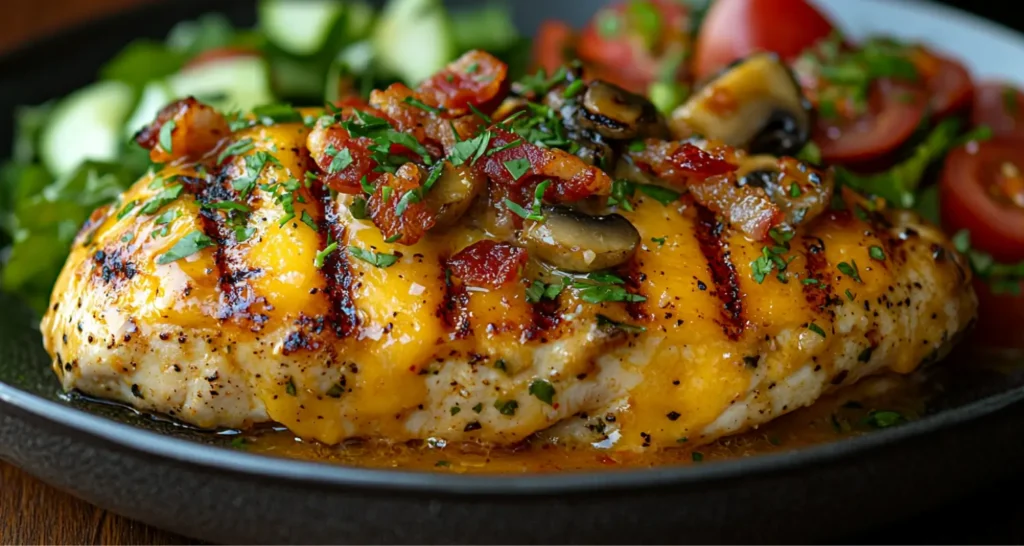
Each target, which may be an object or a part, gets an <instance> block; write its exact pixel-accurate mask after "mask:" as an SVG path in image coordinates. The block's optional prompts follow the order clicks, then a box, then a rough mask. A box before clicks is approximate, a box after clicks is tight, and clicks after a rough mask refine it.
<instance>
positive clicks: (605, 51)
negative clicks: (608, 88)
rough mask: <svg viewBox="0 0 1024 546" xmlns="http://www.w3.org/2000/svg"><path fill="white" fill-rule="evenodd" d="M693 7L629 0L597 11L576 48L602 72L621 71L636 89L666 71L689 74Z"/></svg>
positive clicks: (682, 75) (681, 76)
mask: <svg viewBox="0 0 1024 546" xmlns="http://www.w3.org/2000/svg"><path fill="white" fill-rule="evenodd" d="M689 16H690V15H689V11H688V10H687V8H686V6H685V5H684V4H683V2H678V1H676V0H628V1H625V2H619V3H617V4H615V5H612V6H609V7H606V8H604V9H602V10H600V11H598V12H597V14H596V15H595V16H594V17H593V18H592V19H591V21H590V22H589V23H588V24H587V26H586V27H585V28H584V29H583V32H582V33H581V34H580V40H579V43H578V44H577V53H578V54H579V57H580V59H581V60H583V61H584V62H585V63H587V64H590V65H594V66H597V67H600V68H599V69H597V71H598V72H601V73H602V74H605V73H613V72H614V73H617V74H616V76H615V77H613V79H614V80H616V82H630V83H632V84H633V86H632V87H631V88H630V90H631V91H634V92H640V93H643V92H646V91H647V87H648V85H649V84H650V83H651V82H653V81H655V80H659V79H663V77H664V76H665V74H669V75H673V76H674V77H675V78H676V79H678V80H682V79H684V78H685V77H686V66H685V65H686V63H684V62H683V59H684V58H685V54H686V53H687V51H688V50H689V48H690V36H689V34H688V32H687V28H688V26H689Z"/></svg>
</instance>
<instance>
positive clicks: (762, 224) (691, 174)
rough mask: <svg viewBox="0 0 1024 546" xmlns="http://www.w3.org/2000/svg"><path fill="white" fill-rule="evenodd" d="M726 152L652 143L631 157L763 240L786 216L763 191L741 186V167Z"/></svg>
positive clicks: (686, 143) (682, 144)
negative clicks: (728, 158)
mask: <svg viewBox="0 0 1024 546" xmlns="http://www.w3.org/2000/svg"><path fill="white" fill-rule="evenodd" d="M726 152H727V150H725V149H718V150H716V153H711V152H707V151H705V150H702V149H700V148H698V147H697V146H695V145H693V144H690V143H688V142H682V143H680V142H666V141H659V140H648V141H647V146H645V148H644V150H643V151H635V152H629V155H630V158H631V159H632V160H633V162H634V163H636V164H637V165H638V166H641V168H643V169H644V170H647V171H650V172H652V173H654V175H655V176H657V177H658V178H660V179H662V180H664V181H666V182H668V183H670V184H672V185H674V186H677V187H678V188H680V189H684V190H688V191H689V192H690V193H691V194H692V195H693V197H694V200H695V201H697V202H698V203H700V204H701V205H703V206H705V207H707V208H708V209H710V210H711V211H713V212H715V213H717V214H721V215H722V216H723V217H725V219H726V220H727V221H728V222H729V223H730V224H732V225H733V226H734V227H736V228H738V229H740V230H741V231H743V232H745V233H746V234H747V235H749V236H751V237H752V238H754V239H756V240H763V239H765V238H767V237H768V231H769V230H771V228H773V227H775V226H777V225H779V224H781V223H782V222H783V221H784V220H785V215H784V214H783V212H782V211H781V210H780V209H779V207H778V206H776V205H775V203H774V202H772V200H771V198H770V197H769V195H768V193H767V192H766V191H765V190H764V189H763V188H759V187H756V186H752V185H744V186H740V185H739V184H737V182H736V176H735V174H734V173H735V171H736V170H737V169H738V168H739V167H738V166H737V165H735V164H733V163H730V162H729V161H727V160H726V159H725V157H724V155H725V153H726Z"/></svg>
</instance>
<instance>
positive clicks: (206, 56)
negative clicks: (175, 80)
mask: <svg viewBox="0 0 1024 546" xmlns="http://www.w3.org/2000/svg"><path fill="white" fill-rule="evenodd" d="M260 55H261V53H260V51H259V50H257V49H254V48H251V47H245V46H226V47H218V48H214V49H210V50H207V51H204V52H202V53H200V54H199V55H196V56H195V57H192V59H191V60H189V61H188V62H187V63H185V66H184V67H183V68H182V69H183V70H188V69H189V68H195V67H197V66H201V65H204V64H206V63H210V62H214V61H220V60H224V59H232V58H235V57H259V56H260Z"/></svg>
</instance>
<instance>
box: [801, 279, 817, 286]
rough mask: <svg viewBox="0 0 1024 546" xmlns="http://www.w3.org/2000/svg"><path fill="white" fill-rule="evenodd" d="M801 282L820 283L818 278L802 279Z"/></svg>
mask: <svg viewBox="0 0 1024 546" xmlns="http://www.w3.org/2000/svg"><path fill="white" fill-rule="evenodd" d="M801 282H803V283H804V284H811V285H813V284H821V281H819V280H818V279H804V280H803V281H801Z"/></svg>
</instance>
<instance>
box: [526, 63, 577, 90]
mask: <svg viewBox="0 0 1024 546" xmlns="http://www.w3.org/2000/svg"><path fill="white" fill-rule="evenodd" d="M565 75H566V69H565V67H564V66H562V67H559V69H558V70H556V71H555V72H554V73H553V74H551V76H550V77H549V76H548V75H547V73H546V72H545V71H544V69H539V70H537V72H536V73H534V74H527V75H526V76H524V77H523V78H522V79H521V80H519V81H518V82H516V83H517V84H518V86H519V87H522V88H523V90H524V91H525V92H527V93H535V94H537V95H543V94H545V93H547V92H548V91H550V90H551V88H552V87H554V86H555V85H556V84H558V82H560V81H562V80H564V79H565Z"/></svg>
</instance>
